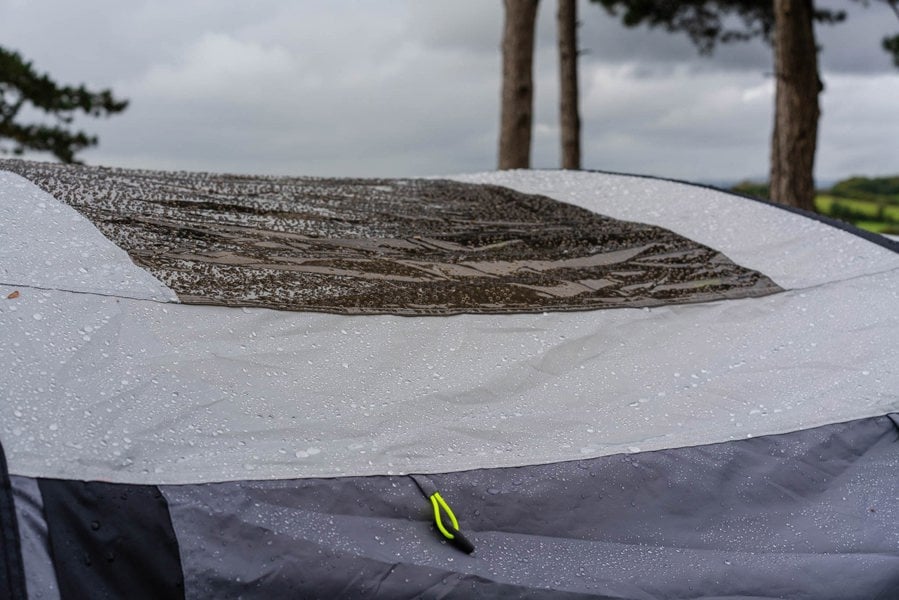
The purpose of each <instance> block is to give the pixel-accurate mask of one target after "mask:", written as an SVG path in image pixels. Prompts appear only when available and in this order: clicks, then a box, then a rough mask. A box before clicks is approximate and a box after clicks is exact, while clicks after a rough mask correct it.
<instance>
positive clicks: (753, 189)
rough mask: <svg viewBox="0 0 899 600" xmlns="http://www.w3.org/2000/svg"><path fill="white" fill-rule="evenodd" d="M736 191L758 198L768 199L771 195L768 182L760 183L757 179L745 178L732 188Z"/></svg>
mask: <svg viewBox="0 0 899 600" xmlns="http://www.w3.org/2000/svg"><path fill="white" fill-rule="evenodd" d="M730 189H731V190H733V191H734V192H737V193H740V194H745V195H747V196H755V197H756V198H765V199H768V198H770V197H771V194H770V192H769V186H768V182H767V181H766V182H763V183H759V182H756V181H750V180H748V179H747V180H745V181H741V182H740V183H738V184H737V185H735V186H733V187H732V188H730Z"/></svg>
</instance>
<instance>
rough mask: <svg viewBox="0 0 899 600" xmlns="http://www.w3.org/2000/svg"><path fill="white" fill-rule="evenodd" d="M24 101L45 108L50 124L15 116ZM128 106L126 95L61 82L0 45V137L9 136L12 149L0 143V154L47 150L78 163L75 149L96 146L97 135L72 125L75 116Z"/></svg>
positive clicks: (68, 161) (102, 112)
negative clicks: (29, 121)
mask: <svg viewBox="0 0 899 600" xmlns="http://www.w3.org/2000/svg"><path fill="white" fill-rule="evenodd" d="M26 106H30V107H31V108H33V109H37V110H39V111H41V112H43V113H45V114H46V115H47V116H48V117H49V118H48V119H46V120H48V121H50V123H49V124H48V123H46V122H44V123H41V122H38V123H21V122H19V121H17V120H16V118H17V117H19V114H20V112H21V110H22V109H23V108H25V107H26ZM127 106H128V101H127V100H117V99H116V98H114V97H113V96H112V92H111V91H110V90H101V91H92V90H89V89H87V88H86V87H85V86H83V85H81V86H78V87H73V86H60V85H58V84H56V83H55V82H54V81H53V80H51V79H50V77H49V76H48V75H46V74H41V73H38V72H36V71H35V70H34V69H33V68H32V66H31V63H30V62H28V61H26V60H24V59H23V58H22V56H21V55H20V54H19V53H18V52H13V51H10V50H6V49H4V48H0V140H4V139H5V140H10V141H12V147H11V149H10V148H8V147H4V146H0V153H8V152H10V151H11V152H12V153H13V154H22V153H24V152H25V151H26V150H35V151H39V152H50V153H52V154H53V155H54V156H56V157H57V158H58V159H59V160H61V161H62V162H66V163H77V162H79V161H78V160H76V158H75V154H76V153H77V152H80V151H81V150H83V149H85V148H88V147H90V146H94V145H96V144H97V138H96V136H90V135H88V134H87V133H85V132H83V131H73V130H72V128H71V127H70V126H71V124H72V121H73V119H74V117H75V115H76V114H77V113H79V112H81V113H84V114H86V115H89V116H92V117H101V116H107V115H112V114H115V113H119V112H122V111H123V110H125V107H127Z"/></svg>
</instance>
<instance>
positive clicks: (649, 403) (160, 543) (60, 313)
mask: <svg viewBox="0 0 899 600" xmlns="http://www.w3.org/2000/svg"><path fill="white" fill-rule="evenodd" d="M0 240H2V244H0V331H2V332H3V334H4V335H3V340H4V348H3V352H0V390H2V392H3V394H4V400H3V402H0V444H2V449H3V451H5V460H4V459H3V457H2V456H0V540H2V542H3V544H2V548H0V559H2V560H0V596H2V597H12V598H30V599H36V598H40V599H43V600H56V599H61V600H66V599H69V598H84V597H90V598H138V597H147V598H190V599H199V598H229V597H242V598H266V599H269V598H414V597H422V598H435V599H436V598H572V599H574V598H597V599H619V600H621V599H640V600H657V599H688V598H689V599H695V598H704V599H709V600H711V599H724V598H727V599H729V600H750V599H759V598H765V599H773V598H787V599H803V600H805V599H816V600H818V599H822V600H851V599H853V600H854V599H857V598H881V599H888V598H894V597H899V594H897V590H899V526H897V523H899V514H897V513H899V479H897V477H896V472H897V468H899V417H897V415H899V396H897V394H896V390H897V389H899V316H897V314H896V310H895V309H896V307H897V306H899V253H896V252H895V251H894V249H893V248H892V246H890V244H880V243H871V239H868V238H865V237H863V236H859V235H856V234H855V233H854V232H853V231H851V230H844V229H840V228H837V227H833V226H831V225H830V224H828V223H825V222H821V221H819V220H815V219H812V218H808V217H807V216H805V215H801V214H795V213H791V212H787V211H784V210H781V209H780V208H777V207H772V206H768V205H765V204H762V203H759V202H754V201H752V200H748V199H745V198H740V197H737V196H733V195H729V194H724V193H721V192H719V191H716V190H712V189H708V188H702V187H696V186H690V185H687V184H682V183H677V182H671V181H662V180H655V179H647V178H641V177H632V176H623V175H616V174H602V173H583V172H580V173H571V172H531V171H517V172H500V173H482V174H474V175H465V176H459V177H454V178H451V179H442V180H326V179H310V178H304V179H297V178H271V177H245V176H224V175H210V174H185V173H163V172H150V171H134V170H123V169H99V168H87V167H63V166H59V165H42V164H37V163H28V162H21V161H0ZM594 309H609V310H594ZM472 550H473V551H472Z"/></svg>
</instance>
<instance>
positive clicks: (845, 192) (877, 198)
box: [830, 176, 899, 204]
mask: <svg viewBox="0 0 899 600" xmlns="http://www.w3.org/2000/svg"><path fill="white" fill-rule="evenodd" d="M830 193H831V194H833V195H834V196H839V197H841V198H857V199H860V200H870V201H872V202H885V203H890V204H899V176H895V177H850V178H849V179H844V180H843V181H840V182H839V183H837V184H836V185H834V186H833V187H832V188H831V189H830Z"/></svg>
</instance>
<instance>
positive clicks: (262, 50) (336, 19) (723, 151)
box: [0, 0, 899, 180]
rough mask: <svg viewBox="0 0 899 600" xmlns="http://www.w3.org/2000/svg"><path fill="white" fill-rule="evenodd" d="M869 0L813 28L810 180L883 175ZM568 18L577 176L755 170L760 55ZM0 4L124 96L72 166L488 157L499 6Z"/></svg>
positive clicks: (364, 166)
mask: <svg viewBox="0 0 899 600" xmlns="http://www.w3.org/2000/svg"><path fill="white" fill-rule="evenodd" d="M845 1H846V0H842V2H845ZM882 8H883V7H878V6H874V7H872V8H870V9H867V10H865V9H861V8H853V11H854V12H853V14H852V16H851V18H850V20H849V21H848V22H847V23H845V24H843V25H840V26H837V27H834V28H831V29H830V30H828V31H824V30H819V32H820V35H821V39H822V43H823V44H824V46H825V49H824V53H823V55H822V64H823V65H824V66H825V68H826V70H827V72H826V74H825V75H826V79H827V84H828V89H827V92H826V93H825V95H824V109H825V114H824V119H823V121H822V144H821V151H820V155H819V162H818V164H819V169H818V170H819V173H826V176H827V177H835V176H841V175H843V174H846V173H848V172H850V171H854V170H856V169H859V168H862V167H864V166H865V165H867V166H868V168H870V169H879V172H888V171H891V170H892V171H895V170H896V168H897V167H896V164H895V158H893V157H894V155H895V152H893V153H890V152H889V149H888V148H887V146H888V145H889V144H892V143H894V140H895V139H896V137H897V136H899V121H897V117H896V115H895V109H894V107H893V106H892V105H893V104H894V101H891V98H895V97H897V90H896V87H895V83H890V82H895V81H896V80H897V79H899V78H896V77H895V72H894V71H892V70H890V67H889V64H888V63H887V62H886V57H885V55H884V54H883V52H882V51H881V50H880V49H879V39H880V37H882V35H883V33H884V32H887V31H889V30H890V29H889V28H890V27H893V24H892V22H891V21H890V20H889V18H885V17H884V15H883V14H880V13H881V12H882V10H881V9H882ZM580 9H581V20H582V21H583V27H582V31H581V44H582V46H583V47H584V48H587V49H589V50H590V52H589V54H586V55H584V57H583V59H582V62H581V72H582V90H583V97H582V112H583V115H584V149H585V151H584V155H585V165H586V166H588V167H592V168H604V169H613V170H622V171H632V172H649V173H655V174H660V175H668V176H674V177H681V178H690V179H700V180H707V179H726V178H734V179H737V178H742V177H744V176H747V175H753V174H758V173H764V172H765V170H766V165H765V162H766V160H767V152H768V139H767V138H768V131H769V128H770V113H771V96H770V84H771V82H770V79H769V78H766V76H765V75H766V73H768V72H769V71H770V69H771V66H770V61H771V55H770V50H769V49H768V48H767V47H766V46H765V45H764V44H762V43H761V42H754V43H751V44H740V45H733V46H728V47H724V48H721V49H720V50H719V51H718V52H716V54H715V55H714V56H713V57H711V58H704V57H700V56H698V55H697V53H696V50H695V49H694V48H693V46H692V45H691V44H690V42H689V41H688V40H687V39H686V38H685V37H684V36H672V35H669V34H666V33H664V32H661V31H646V30H642V29H638V30H627V29H625V28H624V27H622V26H621V25H620V24H619V23H618V22H616V21H615V20H613V19H611V18H609V17H607V16H606V15H605V12H604V11H603V10H602V9H601V8H599V7H597V6H595V5H588V4H587V3H586V2H581V5H580ZM554 12H555V2H552V1H551V0H543V1H542V2H541V10H540V15H539V21H538V25H539V26H538V38H537V39H538V50H537V57H536V69H535V78H536V92H537V94H536V106H535V117H536V124H535V129H534V150H533V156H534V165H535V166H537V167H555V166H556V165H557V164H558V144H559V141H558V128H557V110H558V108H557V88H558V81H557V72H556V60H557V57H556V49H555V21H554V17H555V15H554ZM4 13H5V14H4V19H3V21H2V22H0V39H3V44H4V45H5V46H7V47H13V48H19V49H21V50H22V51H23V52H24V53H25V54H26V55H27V56H28V57H29V58H31V59H33V60H34V61H35V64H36V65H37V66H38V68H40V69H42V70H47V71H49V72H51V73H52V74H53V75H54V76H55V77H57V78H58V79H60V80H64V81H69V82H80V81H87V82H90V83H92V84H94V85H102V86H113V87H114V89H115V90H116V92H117V93H119V94H121V95H123V96H125V97H129V98H131V100H132V105H131V107H130V108H129V109H128V110H127V111H126V112H125V113H124V114H123V115H122V116H119V117H115V118H112V119H110V120H104V121H98V122H91V123H87V122H86V123H85V127H86V128H87V129H88V130H91V131H96V132H97V133H98V134H99V135H100V138H101V146H100V147H99V148H97V149H95V150H91V151H90V152H87V153H85V155H84V158H85V159H86V160H88V161H89V162H93V163H108V164H120V165H125V166H134V167H148V168H153V167H159V168H175V169H202V170H212V171H237V172H259V173H278V174H297V175H299V174H307V175H366V176H387V175H395V176H402V175H430V174H447V173H458V172H465V171H481V170H489V169H492V168H493V167H494V166H495V160H496V156H495V152H496V135H497V127H498V115H499V90H500V81H499V75H500V55H499V44H500V36H501V30H502V16H503V15H502V8H501V2H500V0H487V1H485V0H454V1H453V2H446V1H443V2H422V1H420V0H404V1H402V2H374V1H349V0H333V1H328V2H324V1H316V2H283V1H278V0H264V1H262V2H254V3H247V2H237V1H235V0H191V1H187V0H181V1H177V2H176V1H175V0H166V1H160V0H155V1H152V0H135V1H134V2H127V3H124V2H120V1H113V0H85V1H83V2H78V3H73V2H62V1H61V0H56V1H51V0H47V1H46V2H41V3H35V2H25V1H8V2H7V3H6V4H4ZM888 16H889V15H887V17H888ZM897 29H899V28H897ZM884 65H886V66H884ZM850 73H854V74H855V75H853V76H851V77H850V76H849V74H850ZM853 82H854V83H853ZM891 94H892V95H891ZM859 95H862V96H864V98H865V100H864V101H860V100H859V99H858V96H859ZM871 120H877V121H878V123H877V124H876V125H874V124H872V123H871V122H870V121H871Z"/></svg>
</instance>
